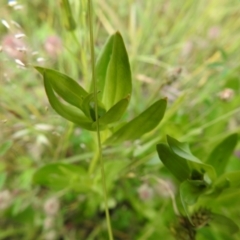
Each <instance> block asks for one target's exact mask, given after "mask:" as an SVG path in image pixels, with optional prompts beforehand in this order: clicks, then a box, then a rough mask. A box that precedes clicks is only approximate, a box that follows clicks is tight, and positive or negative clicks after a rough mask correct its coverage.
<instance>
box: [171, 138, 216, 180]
mask: <svg viewBox="0 0 240 240" xmlns="http://www.w3.org/2000/svg"><path fill="white" fill-rule="evenodd" d="M167 141H168V144H169V146H170V148H171V149H172V151H173V152H174V153H175V154H176V155H178V156H179V157H182V158H184V159H186V160H187V163H188V165H189V167H190V169H192V171H198V172H199V174H204V173H207V174H208V176H209V177H210V179H211V180H212V181H214V180H215V179H216V172H215V170H214V168H213V167H212V166H211V165H208V164H205V163H202V162H201V161H200V160H199V159H198V158H197V157H195V156H194V155H193V154H192V153H191V151H190V148H189V145H188V144H187V143H182V142H179V141H178V140H176V139H174V138H173V137H170V136H167Z"/></svg>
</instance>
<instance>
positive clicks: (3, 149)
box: [0, 140, 13, 157]
mask: <svg viewBox="0 0 240 240" xmlns="http://www.w3.org/2000/svg"><path fill="white" fill-rule="evenodd" d="M12 144H13V142H12V141H11V140H8V141H6V142H4V143H3V144H2V145H1V146H0V157H1V156H3V155H4V154H5V153H6V152H7V151H8V150H9V149H10V148H11V146H12Z"/></svg>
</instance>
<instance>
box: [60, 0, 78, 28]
mask: <svg viewBox="0 0 240 240" xmlns="http://www.w3.org/2000/svg"><path fill="white" fill-rule="evenodd" d="M61 9H62V19H63V23H64V25H65V27H66V29H67V30H69V31H73V30H75V29H76V23H75V20H74V18H73V15H72V10H71V7H70V3H69V1H68V0H61Z"/></svg>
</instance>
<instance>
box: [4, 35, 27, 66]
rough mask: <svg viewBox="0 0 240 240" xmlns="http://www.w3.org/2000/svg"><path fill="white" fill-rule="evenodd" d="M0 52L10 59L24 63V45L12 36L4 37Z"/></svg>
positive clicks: (21, 40) (20, 40)
mask: <svg viewBox="0 0 240 240" xmlns="http://www.w3.org/2000/svg"><path fill="white" fill-rule="evenodd" d="M2 50H3V52H5V53H6V54H7V55H8V56H9V57H11V58H14V59H19V60H20V61H22V62H25V61H26V51H27V50H26V44H25V43H24V41H23V39H22V38H20V39H18V38H16V37H15V36H14V35H12V34H8V35H6V36H5V37H4V38H3V40H2Z"/></svg>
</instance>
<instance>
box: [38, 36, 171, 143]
mask: <svg viewBox="0 0 240 240" xmlns="http://www.w3.org/2000/svg"><path fill="white" fill-rule="evenodd" d="M35 68H36V69H37V70H38V71H39V72H40V73H41V74H42V75H43V78H44V86H45V90H46V93H47V96H48V99H49V102H50V104H51V106H52V107H53V109H54V110H55V111H56V112H57V113H58V114H59V115H61V116H62V117H64V118H65V119H67V120H69V121H71V122H73V123H75V124H77V125H78V126H80V127H82V128H84V129H87V130H90V131H96V116H95V107H94V105H95V102H94V94H96V93H89V92H87V91H86V90H85V89H84V88H83V87H81V86H80V85H79V84H78V83H77V82H76V81H74V80H73V79H72V78H70V77H69V76H67V75H65V74H62V73H60V72H57V71H55V70H52V69H48V68H43V67H38V66H37V67H35ZM96 78H97V86H98V93H97V94H98V99H99V100H98V121H99V126H100V130H101V131H102V130H105V129H107V128H108V129H110V131H111V132H112V135H111V136H110V137H109V138H108V139H107V141H106V143H113V142H122V141H125V140H135V139H138V138H139V137H141V136H142V135H143V134H145V133H147V132H149V131H151V130H152V129H153V128H155V127H156V126H157V125H158V124H159V122H160V121H161V119H162V118H163V115H164V113H165V110H166V105H167V101H166V99H161V100H158V101H156V102H155V103H154V104H152V105H151V106H150V107H149V108H148V109H146V110H145V111H144V112H143V113H142V114H140V115H139V116H137V117H136V118H134V119H133V120H131V121H130V122H128V123H126V124H124V125H123V126H121V127H120V128H114V125H113V124H115V123H116V122H118V121H119V120H120V118H121V117H122V115H123V114H124V112H125V111H126V108H127V106H128V104H129V100H130V96H131V92H132V80H131V70H130V64H129V60H128V55H127V51H126V48H125V46H124V42H123V39H122V37H121V35H120V33H118V32H117V33H115V34H114V35H112V36H111V37H110V38H109V39H108V41H107V43H106V44H105V46H104V48H103V51H102V52H101V53H100V56H99V58H98V60H97V63H96ZM90 91H91V92H93V84H92V85H91V87H90ZM56 94H57V95H58V97H60V98H61V99H62V100H64V101H65V102H66V103H67V104H66V103H63V102H62V101H61V100H59V98H58V97H57V96H56ZM116 129H117V130H116Z"/></svg>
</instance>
